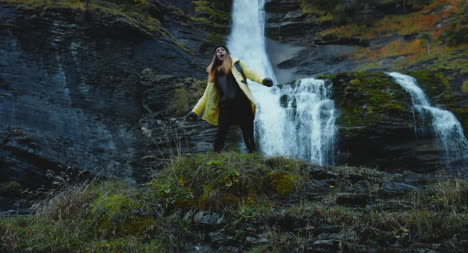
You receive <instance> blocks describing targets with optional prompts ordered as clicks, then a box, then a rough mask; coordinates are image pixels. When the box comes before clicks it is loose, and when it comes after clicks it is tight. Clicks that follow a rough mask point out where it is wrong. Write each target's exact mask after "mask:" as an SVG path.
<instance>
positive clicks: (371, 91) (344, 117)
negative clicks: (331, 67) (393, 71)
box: [333, 72, 411, 127]
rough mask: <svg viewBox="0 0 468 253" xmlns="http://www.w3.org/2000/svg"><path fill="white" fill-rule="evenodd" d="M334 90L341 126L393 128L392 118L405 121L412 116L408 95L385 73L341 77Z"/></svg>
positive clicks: (335, 79) (360, 73)
mask: <svg viewBox="0 0 468 253" xmlns="http://www.w3.org/2000/svg"><path fill="white" fill-rule="evenodd" d="M333 86H334V87H336V89H335V91H334V96H335V101H337V104H338V106H339V109H340V115H339V117H338V119H337V124H338V125H340V126H344V127H355V126H375V125H379V124H392V122H388V120H389V118H392V117H397V118H401V117H403V118H406V116H407V115H408V114H410V113H411V108H410V105H409V104H408V102H407V101H408V99H409V95H408V94H406V93H405V92H404V91H403V90H402V89H401V87H400V86H399V85H398V84H396V83H395V82H394V81H393V79H392V78H391V77H389V76H388V75H385V74H383V73H363V72H355V73H343V74H339V75H337V76H336V77H335V78H334V79H333Z"/></svg>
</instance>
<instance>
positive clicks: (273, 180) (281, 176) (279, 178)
mask: <svg viewBox="0 0 468 253" xmlns="http://www.w3.org/2000/svg"><path fill="white" fill-rule="evenodd" d="M268 177H269V180H270V184H271V187H272V188H273V190H274V191H275V192H276V193H278V194H279V195H287V194H289V193H292V192H294V191H295V189H296V186H295V184H294V183H295V181H296V180H297V178H296V177H295V176H294V175H291V174H287V173H284V172H270V173H268Z"/></svg>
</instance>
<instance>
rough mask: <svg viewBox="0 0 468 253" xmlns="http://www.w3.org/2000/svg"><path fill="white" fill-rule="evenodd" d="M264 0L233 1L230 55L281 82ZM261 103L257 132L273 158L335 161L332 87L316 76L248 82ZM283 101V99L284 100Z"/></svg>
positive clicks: (261, 142) (260, 144)
mask: <svg viewBox="0 0 468 253" xmlns="http://www.w3.org/2000/svg"><path fill="white" fill-rule="evenodd" d="M264 3H265V1H264V0H234V3H233V13H232V17H233V20H232V31H231V35H230V37H229V40H228V48H229V50H230V51H231V54H232V55H234V56H236V57H239V58H240V59H241V60H242V61H244V62H246V63H247V64H248V65H249V66H250V67H252V68H253V69H255V70H256V71H258V72H261V73H263V74H265V76H267V77H271V78H272V79H273V80H274V82H275V83H276V78H275V76H274V73H273V69H272V67H271V64H270V61H269V59H268V56H267V54H266V49H265V36H264V19H265V14H264V10H263V6H264ZM249 86H250V88H251V90H252V93H253V95H254V98H255V102H256V104H257V114H256V119H255V133H256V138H257V142H258V144H259V146H260V149H261V151H262V152H263V153H264V154H265V155H268V156H278V155H279V156H289V157H295V158H301V159H306V160H310V161H312V162H315V163H318V164H320V165H333V164H334V156H333V155H334V139H335V132H336V128H335V119H336V115H335V107H334V103H333V101H332V100H330V89H329V87H328V86H327V85H325V83H324V82H323V81H322V80H316V79H313V78H308V79H303V80H300V81H297V82H296V83H295V84H293V85H291V86H289V85H285V86H284V87H282V88H281V87H279V86H275V87H272V88H266V87H264V86H262V85H257V84H254V83H250V82H249ZM280 100H281V102H280Z"/></svg>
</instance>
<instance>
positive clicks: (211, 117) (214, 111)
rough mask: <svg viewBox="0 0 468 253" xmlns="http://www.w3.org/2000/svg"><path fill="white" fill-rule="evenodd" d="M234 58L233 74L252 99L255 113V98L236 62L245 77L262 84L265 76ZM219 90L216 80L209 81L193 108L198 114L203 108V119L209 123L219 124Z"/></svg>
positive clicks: (247, 95)
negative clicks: (236, 65)
mask: <svg viewBox="0 0 468 253" xmlns="http://www.w3.org/2000/svg"><path fill="white" fill-rule="evenodd" d="M231 59H232V68H231V72H232V75H233V76H234V79H236V82H237V84H238V85H239V88H240V89H241V90H242V91H243V92H244V94H245V96H246V97H247V98H248V99H249V100H250V102H251V104H252V111H253V113H254V115H255V103H254V99H253V96H252V92H251V91H250V89H249V86H247V81H246V80H245V79H244V77H243V76H242V74H241V73H239V71H237V69H236V67H235V64H236V62H239V63H240V66H241V68H242V72H243V73H244V75H245V77H247V78H248V79H250V80H252V81H254V82H257V83H260V84H262V82H263V79H264V77H263V76H262V75H260V74H258V73H257V72H255V71H254V70H252V69H251V68H250V67H249V66H247V65H246V64H245V63H243V62H242V61H240V60H239V59H237V58H234V57H231ZM219 99H220V96H219V92H218V89H217V88H216V85H215V83H214V82H208V84H207V86H206V89H205V93H203V96H202V97H201V98H200V100H198V103H197V104H196V105H195V107H194V108H193V110H192V111H193V112H194V113H196V114H197V115H200V114H201V113H202V112H203V110H205V111H204V113H203V119H204V120H206V121H208V123H210V124H212V125H214V126H217V125H218V118H219V106H218V103H219Z"/></svg>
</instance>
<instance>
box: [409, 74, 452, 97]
mask: <svg viewBox="0 0 468 253" xmlns="http://www.w3.org/2000/svg"><path fill="white" fill-rule="evenodd" d="M405 74H407V75H409V76H412V77H413V78H414V79H416V81H418V84H419V85H420V87H421V89H423V90H424V92H425V93H426V94H427V96H428V97H435V96H438V95H440V94H441V93H442V92H444V91H445V90H450V85H449V82H448V80H447V79H446V78H445V77H444V75H443V74H441V73H438V72H432V71H426V70H418V71H408V72H405Z"/></svg>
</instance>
